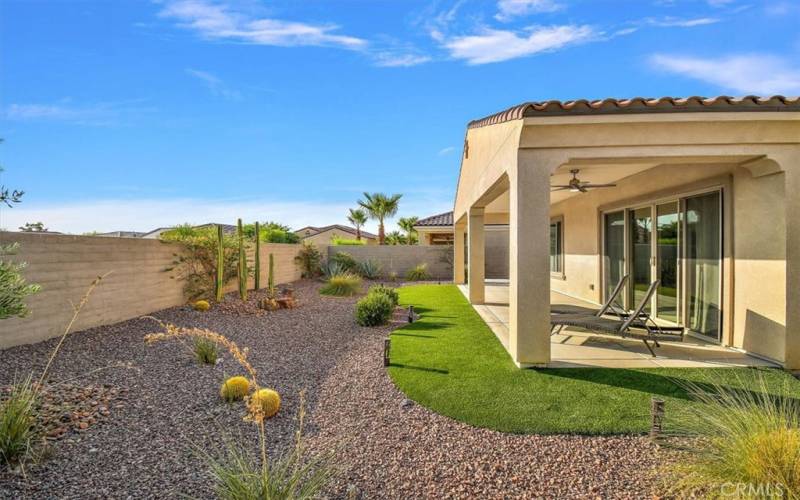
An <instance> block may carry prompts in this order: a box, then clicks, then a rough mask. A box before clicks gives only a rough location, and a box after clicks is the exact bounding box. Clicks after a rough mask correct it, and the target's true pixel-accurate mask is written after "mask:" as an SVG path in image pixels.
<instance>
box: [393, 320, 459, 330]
mask: <svg viewBox="0 0 800 500" xmlns="http://www.w3.org/2000/svg"><path fill="white" fill-rule="evenodd" d="M451 326H453V325H452V323H437V322H435V321H415V322H413V323H409V324H408V325H407V326H406V327H405V328H404V330H412V331H416V330H421V331H424V330H441V329H443V328H450V327H451Z"/></svg>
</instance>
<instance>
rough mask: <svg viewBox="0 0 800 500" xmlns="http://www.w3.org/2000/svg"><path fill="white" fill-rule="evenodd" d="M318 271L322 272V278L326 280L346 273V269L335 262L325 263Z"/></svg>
mask: <svg viewBox="0 0 800 500" xmlns="http://www.w3.org/2000/svg"><path fill="white" fill-rule="evenodd" d="M320 271H322V277H323V278H325V279H326V280H328V279H330V278H332V277H333V276H336V275H337V274H344V273H346V272H347V269H345V268H344V266H342V265H341V264H339V263H336V262H326V263H325V264H324V265H322V266H321V267H320Z"/></svg>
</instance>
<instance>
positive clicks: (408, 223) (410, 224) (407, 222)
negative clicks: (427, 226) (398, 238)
mask: <svg viewBox="0 0 800 500" xmlns="http://www.w3.org/2000/svg"><path fill="white" fill-rule="evenodd" d="M417 221H419V217H417V216H413V217H400V220H399V221H397V225H398V226H400V229H402V230H403V231H405V232H406V242H407V243H408V244H409V245H413V244H414V243H415V242H416V241H417V238H416V236H417V231H416V230H414V226H416V225H417Z"/></svg>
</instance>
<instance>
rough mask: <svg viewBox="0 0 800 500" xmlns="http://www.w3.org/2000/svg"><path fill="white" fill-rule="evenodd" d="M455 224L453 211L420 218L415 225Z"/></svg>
mask: <svg viewBox="0 0 800 500" xmlns="http://www.w3.org/2000/svg"><path fill="white" fill-rule="evenodd" d="M452 225H453V212H452V211H451V212H445V213H443V214H436V215H431V216H430V217H425V218H424V219H420V220H418V221H417V223H416V224H414V227H420V226H422V227H424V226H452Z"/></svg>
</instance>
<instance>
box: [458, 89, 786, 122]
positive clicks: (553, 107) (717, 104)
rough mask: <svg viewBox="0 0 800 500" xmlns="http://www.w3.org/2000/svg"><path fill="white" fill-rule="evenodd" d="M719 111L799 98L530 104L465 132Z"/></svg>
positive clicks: (778, 107)
mask: <svg viewBox="0 0 800 500" xmlns="http://www.w3.org/2000/svg"><path fill="white" fill-rule="evenodd" d="M709 111H710V112H714V111H716V112H720V111H800V97H797V96H795V97H784V96H780V95H776V96H770V97H758V96H752V95H751V96H746V97H729V96H717V97H698V96H694V97H659V98H649V97H633V98H630V99H614V98H608V99H597V100H594V101H590V100H587V99H578V100H575V101H557V100H550V101H532V102H526V103H523V104H519V105H517V106H513V107H511V108H508V109H506V110H504V111H501V112H499V113H495V114H493V115H489V116H487V117H485V118H480V119H478V120H473V121H471V122H470V123H469V125H468V128H478V127H485V126H487V125H494V124H496V123H504V122H508V121H512V120H519V119H522V118H526V117H533V116H566V115H590V114H597V115H608V114H622V113H631V114H634V113H680V112H688V113H695V112H709Z"/></svg>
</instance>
